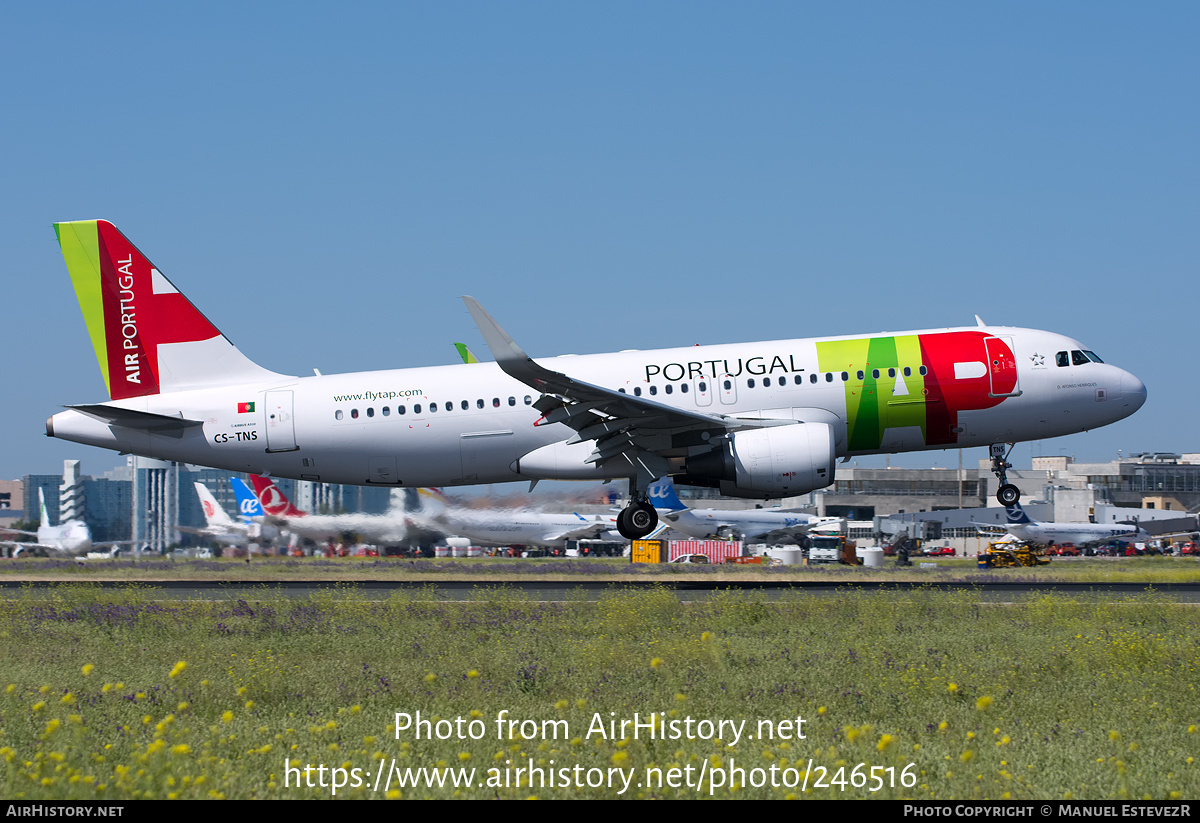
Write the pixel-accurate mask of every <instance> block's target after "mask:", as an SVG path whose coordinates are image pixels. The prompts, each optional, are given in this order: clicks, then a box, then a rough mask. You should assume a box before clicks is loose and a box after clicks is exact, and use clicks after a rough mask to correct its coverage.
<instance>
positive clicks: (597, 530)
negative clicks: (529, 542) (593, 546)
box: [541, 520, 612, 543]
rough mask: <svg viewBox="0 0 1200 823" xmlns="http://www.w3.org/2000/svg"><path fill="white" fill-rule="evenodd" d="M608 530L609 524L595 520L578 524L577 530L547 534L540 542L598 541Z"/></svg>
mask: <svg viewBox="0 0 1200 823" xmlns="http://www.w3.org/2000/svg"><path fill="white" fill-rule="evenodd" d="M610 528H612V524H611V523H604V522H602V521H599V520H597V521H594V522H591V523H588V524H586V525H584V524H580V526H579V528H577V529H564V530H561V531H557V532H547V533H546V534H544V535H542V538H541V540H542V542H543V543H561V542H562V541H564V540H598V539H599V538H600V537H601V536H602V535H603V534H604V533H605V532H606V531H608V530H609V529H610Z"/></svg>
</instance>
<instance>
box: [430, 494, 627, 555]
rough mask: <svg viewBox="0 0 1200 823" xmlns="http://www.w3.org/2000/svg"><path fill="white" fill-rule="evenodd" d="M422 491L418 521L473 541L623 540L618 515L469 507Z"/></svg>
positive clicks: (551, 543) (561, 544) (559, 544)
mask: <svg viewBox="0 0 1200 823" xmlns="http://www.w3.org/2000/svg"><path fill="white" fill-rule="evenodd" d="M420 495H421V511H420V512H419V513H414V514H413V515H411V517H412V518H413V519H414V521H415V522H416V523H417V524H418V525H420V526H421V527H423V528H426V529H430V530H435V529H436V530H441V531H442V533H443V534H444V535H447V536H449V535H458V536H459V537H466V538H468V539H469V540H470V541H471V543H472V544H474V545H482V546H545V547H549V548H565V547H566V544H567V541H570V540H604V539H608V540H613V541H618V540H622V537H621V536H620V535H619V534H617V532H616V528H617V518H616V515H610V514H603V515H601V514H593V515H588V516H584V515H582V514H577V513H573V512H572V513H567V514H554V513H551V512H539V511H532V510H529V509H470V508H463V507H456V506H452V505H450V503H449V502H448V501H447V500H446V498H445V496H444V495H442V494H440V493H439V492H437V491H434V490H432V489H421V490H420Z"/></svg>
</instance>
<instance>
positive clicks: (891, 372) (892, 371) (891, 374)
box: [888, 369, 896, 377]
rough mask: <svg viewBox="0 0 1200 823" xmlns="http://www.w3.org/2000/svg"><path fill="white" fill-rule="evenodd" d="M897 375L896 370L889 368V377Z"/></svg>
mask: <svg viewBox="0 0 1200 823" xmlns="http://www.w3.org/2000/svg"><path fill="white" fill-rule="evenodd" d="M895 376H896V370H895V369H888V377H895Z"/></svg>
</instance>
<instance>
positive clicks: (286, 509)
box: [250, 474, 308, 517]
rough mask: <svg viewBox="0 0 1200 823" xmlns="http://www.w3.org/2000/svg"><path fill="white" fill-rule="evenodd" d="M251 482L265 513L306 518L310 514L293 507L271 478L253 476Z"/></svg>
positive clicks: (274, 515)
mask: <svg viewBox="0 0 1200 823" xmlns="http://www.w3.org/2000/svg"><path fill="white" fill-rule="evenodd" d="M250 482H251V483H253V484H254V494H255V495H256V496H257V497H258V502H259V503H261V504H262V507H263V511H264V512H266V513H267V514H269V515H271V516H272V517H305V516H306V515H307V514H308V512H306V511H302V510H300V509H298V508H296V507H295V506H293V505H292V502H291V501H290V500H288V499H287V497H286V496H285V495H284V493H283V492H281V491H280V490H279V487H278V486H276V485H275V484H274V483H273V482H271V479H270V478H268V477H262V476H260V475H257V474H252V475H250Z"/></svg>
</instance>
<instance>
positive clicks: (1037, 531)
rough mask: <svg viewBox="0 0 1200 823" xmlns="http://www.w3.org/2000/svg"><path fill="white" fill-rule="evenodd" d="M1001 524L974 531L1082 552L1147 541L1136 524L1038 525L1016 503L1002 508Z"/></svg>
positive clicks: (982, 527)
mask: <svg viewBox="0 0 1200 823" xmlns="http://www.w3.org/2000/svg"><path fill="white" fill-rule="evenodd" d="M1005 520H1006V521H1007V523H1006V525H1004V526H982V525H980V526H976V528H977V529H978V530H979V531H980V532H986V531H994V530H996V529H1003V530H1004V531H1006V532H1007V534H1009V535H1011V536H1012V537H1013V538H1015V539H1017V540H1020V541H1021V542H1023V543H1029V544H1030V545H1033V546H1061V545H1062V544H1064V543H1073V544H1074V545H1076V546H1078V547H1080V548H1082V547H1084V546H1096V545H1100V544H1103V543H1112V542H1114V541H1116V540H1121V541H1124V542H1126V543H1137V542H1143V541H1146V540H1149V539H1150V535H1149V534H1147V533H1146V531H1145V530H1144V529H1142V528H1141V527H1140V526H1138V525H1137V524H1136V523H1109V524H1103V523H1039V522H1037V521H1036V520H1033V519H1031V518H1030V517H1029V515H1028V514H1026V513H1025V510H1024V509H1023V508H1021V504H1020V503H1013V504H1012V505H1011V506H1005Z"/></svg>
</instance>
